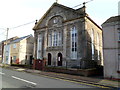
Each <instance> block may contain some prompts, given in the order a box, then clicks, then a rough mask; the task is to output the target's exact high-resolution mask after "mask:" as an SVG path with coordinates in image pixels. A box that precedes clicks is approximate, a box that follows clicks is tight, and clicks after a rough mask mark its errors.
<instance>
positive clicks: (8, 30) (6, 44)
mask: <svg viewBox="0 0 120 90" xmlns="http://www.w3.org/2000/svg"><path fill="white" fill-rule="evenodd" d="M8 32H9V28H7V32H6V41H5V44H4V45H5V48H4V50H5V52H4V55H3V56H4V62H3V63H4V64H5V63H6V51H7V43H8V42H7V41H8Z"/></svg>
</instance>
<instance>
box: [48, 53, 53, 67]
mask: <svg viewBox="0 0 120 90" xmlns="http://www.w3.org/2000/svg"><path fill="white" fill-rule="evenodd" d="M51 58H52V55H51V54H50V53H48V65H51Z"/></svg>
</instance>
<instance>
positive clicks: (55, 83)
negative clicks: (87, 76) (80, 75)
mask: <svg viewBox="0 0 120 90" xmlns="http://www.w3.org/2000/svg"><path fill="white" fill-rule="evenodd" d="M0 69H1V68H0ZM0 86H1V87H0V88H97V87H93V86H88V85H85V84H84V85H83V84H80V83H75V82H70V81H66V80H63V79H56V78H49V77H43V76H38V75H32V74H30V73H26V72H18V71H13V70H8V69H4V68H3V69H2V70H0Z"/></svg>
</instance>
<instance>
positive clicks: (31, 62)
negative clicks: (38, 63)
mask: <svg viewBox="0 0 120 90" xmlns="http://www.w3.org/2000/svg"><path fill="white" fill-rule="evenodd" d="M32 64H33V56H32V55H31V56H30V65H32Z"/></svg>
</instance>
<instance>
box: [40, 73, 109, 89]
mask: <svg viewBox="0 0 120 90" xmlns="http://www.w3.org/2000/svg"><path fill="white" fill-rule="evenodd" d="M41 76H43V77H47V78H53V79H58V80H63V81H67V82H72V83H78V84H83V85H88V86H93V87H98V88H110V87H107V86H104V85H103V86H101V85H95V84H90V83H87V82H77V81H71V80H66V79H62V78H56V77H52V76H44V75H41Z"/></svg>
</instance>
